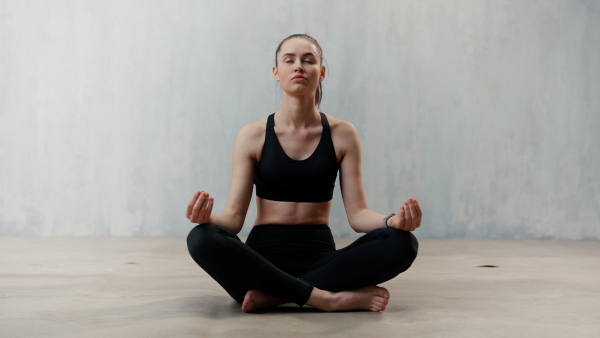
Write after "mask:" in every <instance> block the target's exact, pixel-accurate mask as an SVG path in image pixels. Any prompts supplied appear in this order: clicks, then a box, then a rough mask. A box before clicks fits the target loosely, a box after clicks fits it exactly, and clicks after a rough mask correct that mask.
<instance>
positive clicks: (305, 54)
mask: <svg viewBox="0 0 600 338" xmlns="http://www.w3.org/2000/svg"><path fill="white" fill-rule="evenodd" d="M309 55H310V56H312V57H316V56H315V54H314V53H312V52H308V53H304V54H302V56H303V57H304V56H309ZM286 56H296V54H294V53H285V54H283V55H282V56H281V58H282V59H283V58H284V57H286Z"/></svg>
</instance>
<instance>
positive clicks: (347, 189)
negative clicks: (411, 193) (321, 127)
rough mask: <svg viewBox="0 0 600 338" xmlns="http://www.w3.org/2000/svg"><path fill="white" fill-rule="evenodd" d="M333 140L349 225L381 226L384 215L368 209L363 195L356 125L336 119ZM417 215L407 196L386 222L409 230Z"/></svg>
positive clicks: (416, 207)
mask: <svg viewBox="0 0 600 338" xmlns="http://www.w3.org/2000/svg"><path fill="white" fill-rule="evenodd" d="M332 134H333V133H332ZM334 141H335V144H336V146H339V147H340V148H339V149H340V150H341V151H342V156H341V161H340V189H341V191H342V199H343V200H344V207H345V208H346V215H347V216H348V221H349V222H350V226H351V227H352V229H354V231H356V232H369V231H371V230H375V229H378V228H383V219H384V218H385V216H387V215H383V214H380V213H378V212H375V211H373V210H370V209H369V207H368V205H367V200H366V198H365V191H364V188H363V182H362V171H361V151H360V141H359V139H358V133H357V132H356V128H354V126H353V125H352V124H351V123H349V122H346V121H341V120H340V121H339V124H338V125H337V126H336V132H335V140H334ZM421 217H422V213H421V208H420V207H419V203H418V202H417V201H416V200H414V199H412V198H409V199H408V200H407V201H406V202H404V204H403V205H402V206H401V207H400V208H399V210H398V211H397V212H396V215H395V216H393V217H390V219H388V222H387V224H388V226H389V227H391V228H398V229H401V230H406V231H413V230H415V229H416V228H418V227H419V226H420V225H421Z"/></svg>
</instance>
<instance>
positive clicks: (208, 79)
mask: <svg viewBox="0 0 600 338" xmlns="http://www.w3.org/2000/svg"><path fill="white" fill-rule="evenodd" d="M296 32H308V33H311V34H313V35H314V36H315V37H316V38H317V39H318V40H319V41H320V42H321V44H322V47H323V49H324V52H325V57H326V59H327V61H328V66H329V74H328V75H329V77H328V79H327V81H326V82H325V84H324V95H325V96H324V101H323V104H322V110H323V111H324V112H326V113H328V114H331V115H333V116H335V117H337V118H341V119H345V120H348V121H350V122H352V123H353V124H354V125H355V126H356V127H357V129H358V131H359V134H360V137H361V141H362V147H363V166H364V181H365V185H366V194H367V198H368V201H369V205H370V207H371V208H372V209H374V210H377V211H380V212H382V213H388V212H392V211H395V210H396V209H397V207H399V206H400V204H401V202H403V201H404V200H405V199H406V198H408V197H414V198H416V199H418V200H419V201H420V202H421V204H422V208H423V210H424V215H425V216H424V224H423V226H422V227H421V228H420V229H419V230H418V231H417V232H416V233H417V236H419V237H449V238H455V237H460V238H507V239H512V238H546V239H550V238H552V239H599V238H600V226H599V225H600V221H599V220H600V155H599V154H600V152H599V151H598V149H597V148H598V146H599V145H600V76H599V75H600V2H598V1H592V0H589V1H554V0H552V1H550V0H537V1H536V0H528V1H523V0H513V1H463V0H460V1H459V0H457V1H416V0H415V1H321V0H317V1H276V0H271V1H243V0H239V1H221V0H219V1H149V0H143V1H142V0H140V1H121V0H114V1H75V0H73V1H58V0H57V1H7V0H0V235H17V236H21V235H23V236H65V235H76V236H81V235H86V236H87V235H94V236H97V235H99V236H162V235H167V236H184V235H186V234H187V232H188V231H189V229H190V228H191V226H192V225H191V224H190V223H189V222H188V220H187V219H186V218H185V216H184V210H185V207H186V204H187V202H188V200H189V198H190V197H191V195H192V194H193V192H194V191H196V190H201V189H203V190H207V191H209V192H211V193H212V195H213V196H215V198H216V201H215V210H219V211H220V210H222V208H223V207H224V205H225V200H226V196H227V191H228V186H229V177H230V173H231V168H230V159H231V149H232V146H233V142H234V139H235V136H236V134H237V131H238V130H239V128H240V127H242V126H243V125H244V124H246V123H249V122H251V121H255V120H258V119H260V118H262V117H264V116H266V115H267V114H269V113H271V112H273V111H274V110H276V109H277V108H278V105H279V103H280V100H281V99H280V96H281V93H280V89H278V87H277V85H276V83H275V82H274V81H273V80H272V77H271V71H270V67H271V66H272V64H273V58H274V55H273V54H274V50H275V47H276V46H277V43H278V42H279V41H280V40H281V39H282V38H284V37H285V36H287V35H289V34H291V33H296ZM334 199H335V202H334V209H333V213H332V218H331V226H332V228H333V231H334V234H335V235H336V236H352V235H353V234H352V232H351V229H350V228H349V226H348V225H347V222H346V218H345V214H344V209H343V205H342V202H341V197H340V194H339V190H338V191H336V194H335V197H334ZM255 214H256V212H255V208H254V202H253V204H252V206H251V209H250V212H249V215H248V218H247V221H246V226H245V228H244V230H243V233H242V234H245V233H247V231H248V230H249V228H250V226H251V224H252V222H253V218H254V216H255Z"/></svg>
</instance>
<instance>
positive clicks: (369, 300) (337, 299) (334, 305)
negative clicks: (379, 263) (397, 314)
mask: <svg viewBox="0 0 600 338" xmlns="http://www.w3.org/2000/svg"><path fill="white" fill-rule="evenodd" d="M389 299H390V293H389V292H388V290H386V289H385V288H382V287H378V286H366V287H364V288H360V289H356V290H350V291H342V292H336V293H333V292H328V291H325V290H321V289H317V288H314V289H313V292H312V293H311V295H310V298H309V299H308V302H307V304H308V305H311V306H314V307H316V308H317V309H319V310H323V311H348V310H369V311H374V312H380V311H384V310H385V307H386V306H387V303H388V300H389Z"/></svg>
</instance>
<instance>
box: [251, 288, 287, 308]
mask: <svg viewBox="0 0 600 338" xmlns="http://www.w3.org/2000/svg"><path fill="white" fill-rule="evenodd" d="M284 303H286V301H285V300H283V299H281V298H277V297H275V296H271V295H268V294H266V293H264V292H262V291H258V290H248V292H246V296H244V302H243V303H242V311H244V312H252V311H256V310H261V309H267V308H272V307H276V306H279V305H281V304H284Z"/></svg>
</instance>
